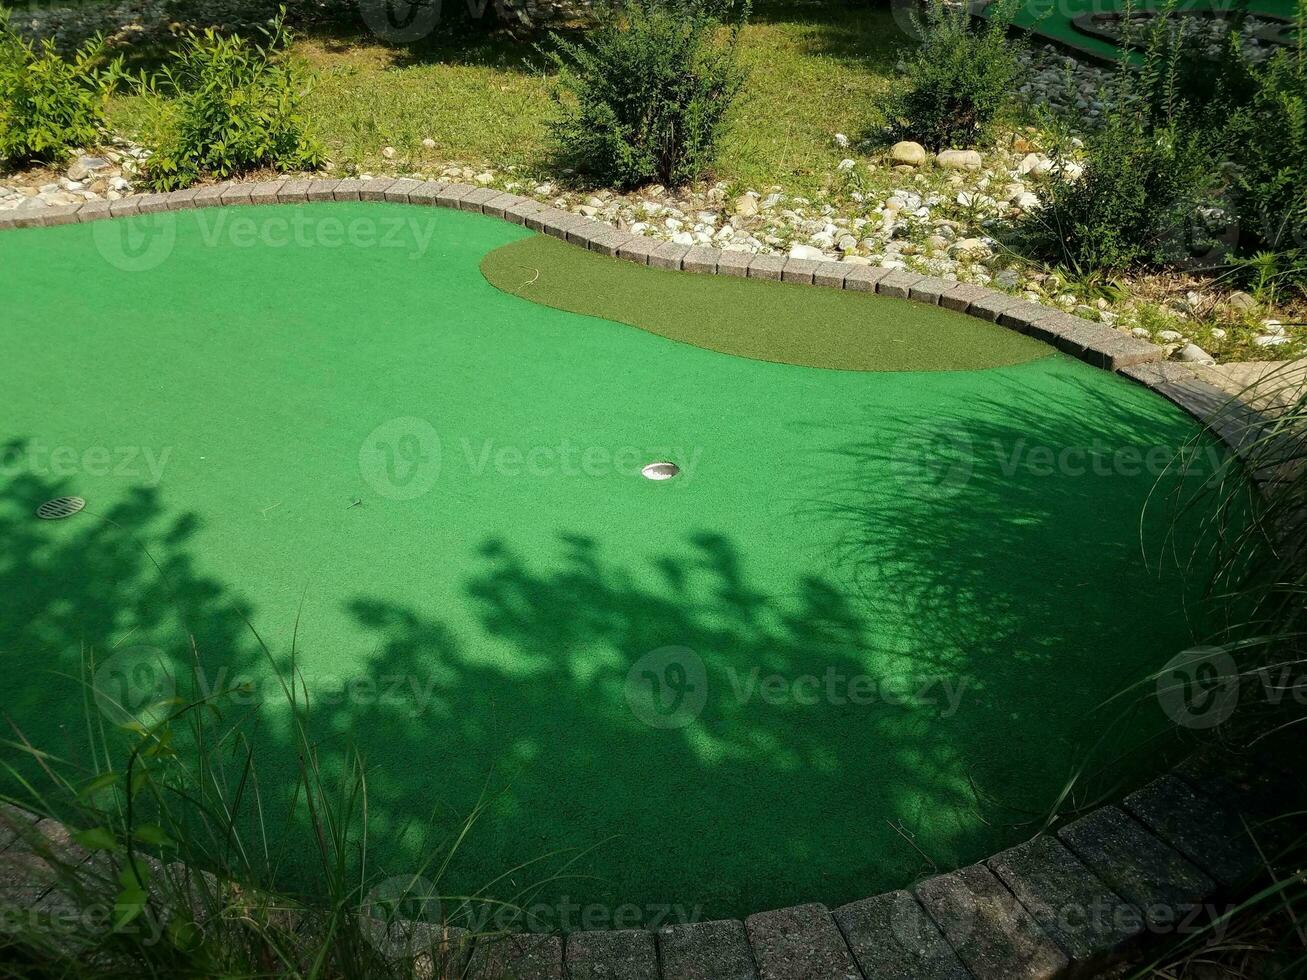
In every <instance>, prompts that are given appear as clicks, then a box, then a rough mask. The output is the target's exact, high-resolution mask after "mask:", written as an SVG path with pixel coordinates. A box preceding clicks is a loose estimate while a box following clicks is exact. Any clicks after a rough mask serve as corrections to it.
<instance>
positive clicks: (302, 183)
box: [277, 177, 313, 204]
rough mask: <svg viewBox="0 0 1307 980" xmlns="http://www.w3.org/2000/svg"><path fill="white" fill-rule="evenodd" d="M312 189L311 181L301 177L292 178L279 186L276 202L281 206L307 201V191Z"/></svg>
mask: <svg viewBox="0 0 1307 980" xmlns="http://www.w3.org/2000/svg"><path fill="white" fill-rule="evenodd" d="M312 187H313V181H311V180H307V179H305V178H303V177H295V178H292V179H290V180H288V181H286V183H284V184H282V185H281V190H279V191H278V192H277V200H279V201H280V202H281V203H282V204H299V203H301V202H303V201H307V200H308V199H309V191H310V190H311V189H312Z"/></svg>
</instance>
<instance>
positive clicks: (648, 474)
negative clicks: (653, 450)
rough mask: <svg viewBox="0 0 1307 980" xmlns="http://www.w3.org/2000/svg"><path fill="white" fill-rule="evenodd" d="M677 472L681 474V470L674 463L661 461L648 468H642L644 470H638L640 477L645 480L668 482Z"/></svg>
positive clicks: (651, 464)
mask: <svg viewBox="0 0 1307 980" xmlns="http://www.w3.org/2000/svg"><path fill="white" fill-rule="evenodd" d="M679 472H681V468H680V467H679V466H677V465H676V464H675V463H668V462H666V461H662V462H658V463H650V464H649V465H648V466H646V467H644V469H642V470H640V475H641V476H642V477H644V478H645V479H646V480H670V479H671V478H672V477H674V476H675V475H676V474H677V473H679Z"/></svg>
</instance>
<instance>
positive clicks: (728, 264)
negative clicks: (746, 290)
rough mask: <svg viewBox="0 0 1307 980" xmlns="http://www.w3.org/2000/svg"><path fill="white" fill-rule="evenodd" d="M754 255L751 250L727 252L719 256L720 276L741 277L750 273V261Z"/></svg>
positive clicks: (718, 269)
mask: <svg viewBox="0 0 1307 980" xmlns="http://www.w3.org/2000/svg"><path fill="white" fill-rule="evenodd" d="M751 261H753V255H752V254H751V253H749V252H727V251H725V250H723V251H722V254H721V255H719V256H718V257H717V274H718V275H719V276H738V277H740V278H741V279H744V278H746V277H747V276H748V275H749V263H750V262H751Z"/></svg>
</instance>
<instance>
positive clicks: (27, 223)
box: [5, 208, 108, 228]
mask: <svg viewBox="0 0 1307 980" xmlns="http://www.w3.org/2000/svg"><path fill="white" fill-rule="evenodd" d="M107 216H108V215H106V217H107ZM5 224H6V225H7V226H8V227H10V228H40V227H42V226H44V225H45V208H23V209H22V210H21V211H19V212H17V213H15V214H13V215H12V216H9V218H8V220H7V221H6V222H5Z"/></svg>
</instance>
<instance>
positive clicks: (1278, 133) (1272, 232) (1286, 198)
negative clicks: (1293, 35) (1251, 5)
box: [1229, 4, 1307, 289]
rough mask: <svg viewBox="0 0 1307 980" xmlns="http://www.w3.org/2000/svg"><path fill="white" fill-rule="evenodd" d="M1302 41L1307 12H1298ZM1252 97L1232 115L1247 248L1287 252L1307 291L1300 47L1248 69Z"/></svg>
mask: <svg viewBox="0 0 1307 980" xmlns="http://www.w3.org/2000/svg"><path fill="white" fill-rule="evenodd" d="M1298 36H1299V38H1304V37H1307V8H1304V6H1303V5H1302V4H1299V5H1298ZM1249 74H1250V75H1251V76H1252V80H1253V90H1252V93H1251V95H1250V96H1249V97H1248V98H1247V99H1246V101H1245V102H1244V104H1243V105H1242V106H1240V107H1239V108H1238V109H1237V110H1236V111H1235V112H1234V113H1233V114H1232V122H1231V127H1230V139H1229V144H1230V146H1231V147H1232V148H1234V155H1235V159H1236V163H1237V164H1238V166H1237V168H1236V169H1235V176H1234V181H1233V188H1232V190H1233V199H1234V207H1235V211H1236V214H1237V216H1238V219H1239V225H1240V231H1241V239H1242V241H1243V244H1244V245H1245V246H1246V247H1250V248H1253V249H1262V250H1267V251H1270V252H1273V253H1282V254H1283V257H1284V261H1283V262H1282V265H1284V266H1285V267H1286V268H1288V269H1290V270H1296V272H1295V273H1294V274H1293V275H1291V276H1290V277H1289V279H1290V281H1291V282H1293V283H1294V284H1296V285H1297V286H1298V288H1300V289H1304V288H1307V51H1305V50H1304V48H1303V47H1302V44H1301V43H1300V44H1299V46H1297V47H1295V48H1292V49H1288V50H1281V51H1279V52H1277V53H1276V54H1275V55H1274V56H1273V57H1272V58H1271V60H1270V61H1269V62H1267V63H1266V64H1265V65H1263V66H1260V67H1252V66H1250V67H1249Z"/></svg>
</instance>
